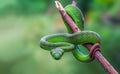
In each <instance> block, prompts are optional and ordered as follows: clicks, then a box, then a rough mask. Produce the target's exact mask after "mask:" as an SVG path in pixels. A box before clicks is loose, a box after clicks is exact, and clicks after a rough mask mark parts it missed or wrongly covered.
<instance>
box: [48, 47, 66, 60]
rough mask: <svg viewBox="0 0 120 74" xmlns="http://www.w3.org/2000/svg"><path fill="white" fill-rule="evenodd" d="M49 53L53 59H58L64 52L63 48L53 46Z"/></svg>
mask: <svg viewBox="0 0 120 74" xmlns="http://www.w3.org/2000/svg"><path fill="white" fill-rule="evenodd" d="M50 54H51V55H52V57H53V58H54V59H55V60H59V59H60V58H61V57H62V55H63V54H64V50H63V49H61V48H55V49H52V50H51V51H50Z"/></svg>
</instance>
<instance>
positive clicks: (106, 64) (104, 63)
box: [55, 1, 118, 74]
mask: <svg viewBox="0 0 120 74" xmlns="http://www.w3.org/2000/svg"><path fill="white" fill-rule="evenodd" d="M55 4H56V7H57V9H58V10H59V12H60V14H61V16H62V17H63V19H64V20H65V21H66V22H67V23H68V24H69V26H70V28H71V29H72V30H73V32H80V31H81V30H80V29H79V28H78V27H77V25H76V24H75V22H74V21H73V20H72V18H71V17H70V16H69V15H68V14H67V13H66V11H65V10H64V8H63V6H62V5H61V3H60V2H59V1H55ZM76 4H77V3H76V2H75V1H73V2H72V5H74V6H76ZM84 46H85V47H86V48H88V50H89V51H90V49H91V47H92V46H93V45H92V44H85V45H84ZM94 56H95V58H96V59H97V60H98V61H99V62H100V63H101V65H102V66H103V68H104V69H105V70H106V71H107V72H108V73H109V74H118V72H117V71H116V70H115V69H114V68H113V66H112V65H111V64H110V63H109V62H108V61H107V60H106V59H105V58H104V56H103V55H102V54H101V53H100V52H99V51H96V52H95V55H94Z"/></svg>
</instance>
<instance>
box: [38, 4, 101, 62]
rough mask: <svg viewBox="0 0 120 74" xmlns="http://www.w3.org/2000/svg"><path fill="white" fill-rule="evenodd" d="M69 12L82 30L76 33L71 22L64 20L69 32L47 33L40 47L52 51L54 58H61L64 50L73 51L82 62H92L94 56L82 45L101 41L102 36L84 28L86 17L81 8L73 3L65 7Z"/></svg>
mask: <svg viewBox="0 0 120 74" xmlns="http://www.w3.org/2000/svg"><path fill="white" fill-rule="evenodd" d="M64 9H65V11H66V12H67V14H68V15H69V16H70V17H71V18H72V20H73V21H74V22H75V24H76V25H77V27H78V28H79V29H80V30H82V31H81V32H76V33H74V32H73V30H72V29H71V28H70V26H69V24H68V23H67V22H66V21H65V20H64V18H63V21H64V23H65V26H66V28H67V30H68V33H57V34H51V35H46V36H44V37H42V38H41V39H40V47H41V48H43V49H45V50H48V51H50V53H51V55H52V56H53V58H54V59H56V60H59V59H60V58H61V57H62V56H63V54H64V52H69V51H72V53H73V55H74V57H75V58H76V59H78V60H79V61H81V62H90V61H92V60H93V58H91V57H90V53H87V54H85V53H83V52H82V51H81V47H80V45H84V44H87V43H91V44H95V43H100V41H101V37H100V35H99V34H98V33H96V32H94V31H87V30H84V17H83V14H82V12H81V10H80V9H79V8H78V7H77V6H74V5H72V4H70V5H67V6H66V7H65V8H64Z"/></svg>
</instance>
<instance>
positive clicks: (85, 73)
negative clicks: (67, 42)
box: [0, 0, 120, 74]
mask: <svg viewBox="0 0 120 74" xmlns="http://www.w3.org/2000/svg"><path fill="white" fill-rule="evenodd" d="M71 1H72V0H60V2H61V3H62V4H63V6H66V5H68V4H70V3H71ZM76 1H77V3H78V7H79V8H80V9H81V10H82V12H83V13H84V16H85V21H86V22H85V29H86V30H93V31H95V32H97V33H99V34H100V35H101V37H102V43H101V53H102V54H103V55H104V56H105V58H106V59H107V60H108V61H109V62H110V63H111V64H112V65H113V66H114V68H115V69H116V70H117V71H118V72H119V73H120V9H119V7H120V4H119V3H120V0H105V1H102V0H76ZM58 32H67V30H66V28H65V26H64V23H63V21H62V19H61V16H60V14H59V12H58V10H57V9H56V8H55V5H54V0H0V74H107V72H106V71H105V70H104V69H103V68H102V67H101V65H100V63H98V62H97V61H96V60H95V61H93V62H91V63H82V62H79V61H78V60H76V59H75V58H74V57H73V55H72V53H71V52H68V53H65V54H64V56H63V57H62V59H61V60H59V61H56V60H54V59H53V58H52V57H51V56H50V54H49V52H48V51H46V50H43V49H41V48H40V47H39V40H40V38H41V37H43V36H44V35H47V34H53V33H58Z"/></svg>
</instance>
